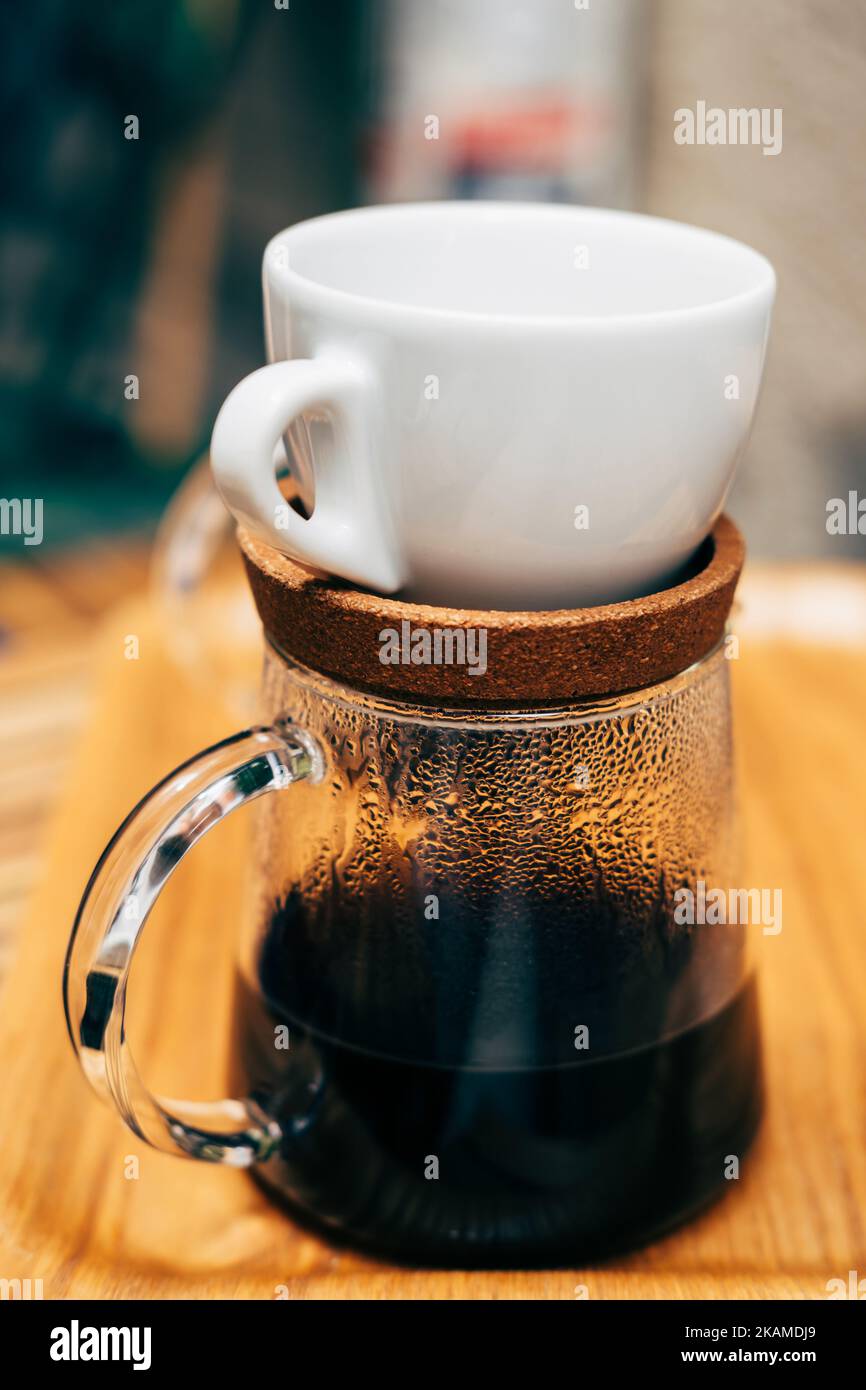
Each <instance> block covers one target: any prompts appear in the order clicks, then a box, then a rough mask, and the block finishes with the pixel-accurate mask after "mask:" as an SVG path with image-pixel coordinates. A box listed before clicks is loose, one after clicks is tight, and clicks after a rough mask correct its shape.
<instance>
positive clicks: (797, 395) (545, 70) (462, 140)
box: [0, 0, 866, 558]
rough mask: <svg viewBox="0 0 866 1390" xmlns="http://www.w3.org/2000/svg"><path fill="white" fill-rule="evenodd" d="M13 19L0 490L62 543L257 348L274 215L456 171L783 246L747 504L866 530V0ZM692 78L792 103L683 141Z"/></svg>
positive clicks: (485, 184) (93, 2)
mask: <svg viewBox="0 0 866 1390" xmlns="http://www.w3.org/2000/svg"><path fill="white" fill-rule="evenodd" d="M2 23H3V26H4V29H5V33H4V35H3V43H2V45H0V52H2V57H0V69H2V103H3V118H4V137H5V138H4V141H3V153H2V156H0V157H2V162H3V177H2V184H0V188H2V215H0V274H2V282H3V289H4V295H3V299H4V305H3V314H2V323H0V422H2V426H0V496H12V495H14V496H20V495H22V493H24V494H26V495H28V496H41V497H42V498H43V499H44V541H43V547H46V548H49V549H50V548H52V547H56V546H58V545H68V544H69V543H70V542H78V541H81V540H82V539H84V538H86V537H89V536H93V535H98V534H101V533H102V534H104V533H110V534H111V535H113V536H115V537H116V536H117V535H118V534H119V533H120V532H121V531H130V530H132V531H135V530H139V531H140V530H142V529H144V530H146V529H147V528H148V527H152V526H153V524H154V522H155V520H156V518H157V516H158V515H159V512H160V510H161V509H162V507H163V506H164V504H165V502H166V500H167V498H168V497H169V495H170V493H171V491H172V490H173V488H174V487H175V486H176V485H177V483H178V481H179V479H180V478H181V477H182V476H183V475H184V473H185V471H186V470H188V469H189V467H190V465H191V463H192V461H193V460H194V459H195V458H196V457H197V456H198V455H199V454H200V453H201V451H202V449H203V448H204V447H205V446H206V443H207V440H208V436H209V433H210V428H211V425H212V422H213V418H214V415H215V413H216V410H217V409H218V406H219V404H220V402H221V401H222V399H223V397H224V396H225V395H226V393H227V392H228V390H229V389H230V388H231V386H232V385H233V384H234V383H235V382H236V381H237V380H238V379H239V378H240V377H241V376H243V375H244V374H245V373H246V372H248V371H250V370H251V369H252V368H254V367H255V366H257V365H259V364H260V363H261V362H262V360H263V343H262V325H261V302H260V287H259V265H260V258H261V253H262V249H263V247H264V244H265V242H266V241H267V240H268V238H269V237H270V236H271V235H272V234H273V233H274V232H275V231H277V230H278V229H280V228H281V227H283V226H285V225H287V224H289V223H291V222H294V221H295V220H297V219H300V218H305V217H310V216H313V215H315V214H317V213H322V212H327V211H330V210H333V209H336V208H342V207H347V206H351V205H355V204H359V203H363V202H368V201H389V200H395V199H396V200H401V199H410V198H439V197H455V196H456V197H508V198H524V197H527V198H542V199H557V200H563V201H573V202H586V203H594V204H600V205H607V206H617V207H628V208H638V209H645V210H648V211H651V212H654V213H658V214H661V215H664V216H668V217H674V218H682V219H685V220H687V221H691V222H696V223H700V224H703V225H705V226H707V227H711V228H715V229H717V230H719V231H722V232H728V233H730V234H732V235H734V236H736V237H739V238H741V239H743V240H745V241H747V242H750V243H752V244H753V245H755V246H756V247H757V248H758V249H759V250H761V251H763V252H764V253H765V254H766V255H767V256H769V257H770V259H771V260H772V261H773V263H774V265H775V266H776V268H777V271H778V274H779V296H778V302H777V309H776V316H775V325H774V333H773V339H772V343H771V352H770V358H769V363H768V368H767V376H766V385H765V388H764V396H763V401H762V404H761V408H760V411H759V415H758V422H757V425H756V428H755V432H754V436H753V440H752V444H751V447H750V449H749V452H748V455H747V458H746V460H745V461H744V465H743V467H742V469H741V473H740V477H739V481H738V483H737V489H736V492H735V494H734V497H733V501H732V509H733V511H734V513H735V515H736V516H737V517H738V519H739V520H740V522H741V524H743V525H744V526H745V529H746V531H747V536H748V539H749V541H750V544H751V547H752V552H753V554H759V555H766V556H795V555H796V556H812V555H820V554H827V555H833V556H840V555H845V556H848V557H850V556H852V555H854V554H858V553H862V552H863V550H864V548H866V536H860V535H853V536H848V537H844V538H840V537H832V536H829V535H828V534H827V530H826V525H825V522H826V502H827V499H828V498H829V497H833V496H844V495H845V494H846V493H847V491H848V490H849V488H856V487H857V486H858V483H860V482H861V481H862V479H863V476H864V465H866V392H864V383H866V335H864V332H863V326H864V321H866V253H864V247H863V231H864V222H866V219H864V213H866V185H864V181H863V179H862V178H861V176H860V162H861V155H862V151H863V149H864V145H866V10H864V9H863V7H862V6H860V5H851V4H849V3H846V2H845V0H763V2H762V3H761V4H760V5H755V4H754V3H752V0H589V3H587V0H577V2H576V3H575V0H531V2H530V0H326V3H323V2H322V0H318V2H317V0H146V2H145V3H142V4H138V5H116V4H111V3H109V0H86V3H84V4H81V5H77V6H70V5H67V4H63V3H61V0H31V3H29V4H28V5H27V6H24V7H16V8H14V9H13V8H12V7H7V8H6V9H5V11H4V18H3V20H2ZM699 100H704V101H706V102H707V104H708V105H710V106H712V105H716V106H721V107H723V108H727V107H729V106H749V107H750V106H756V107H760V108H765V107H766V108H777V107H778V108H781V109H782V111H783V120H784V124H783V134H784V142H783V148H782V151H781V153H780V154H778V155H776V156H770V157H768V156H766V155H764V154H763V152H762V150H761V149H760V148H758V147H755V146H718V147H715V148H709V147H706V146H703V147H701V146H697V145H692V146H687V145H679V144H677V143H676V142H675V141H674V138H673V131H674V112H675V111H676V110H677V109H678V108H680V107H691V108H694V107H695V105H696V103H697V102H698V101H699ZM431 114H433V115H436V116H437V117H438V119H439V122H440V129H439V138H438V140H430V139H427V138H425V117H427V116H428V115H431ZM131 118H134V119H131ZM133 379H134V380H133ZM0 545H2V548H3V550H5V551H9V550H13V551H15V552H16V553H17V554H19V555H20V553H21V541H20V538H17V537H14V536H3V537H0ZM34 549H35V547H34ZM30 558H33V557H32V555H31V557H30Z"/></svg>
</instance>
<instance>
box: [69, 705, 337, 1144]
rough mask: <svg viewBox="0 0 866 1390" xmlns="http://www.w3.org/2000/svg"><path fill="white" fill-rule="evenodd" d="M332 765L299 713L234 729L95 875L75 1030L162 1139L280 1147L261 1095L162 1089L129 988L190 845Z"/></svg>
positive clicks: (105, 1092)
mask: <svg viewBox="0 0 866 1390" xmlns="http://www.w3.org/2000/svg"><path fill="white" fill-rule="evenodd" d="M323 771H324V763H323V759H322V754H321V752H320V750H319V748H318V745H317V744H316V743H315V741H314V740H313V739H312V738H311V737H310V736H309V735H308V734H306V733H304V732H303V730H300V729H297V728H295V727H294V726H293V725H289V724H286V725H280V726H275V727H273V728H255V729H248V730H246V731H245V732H244V733H240V734H234V735H232V737H231V738H228V739H225V740H223V742H221V743H217V744H214V746H213V747H212V748H208V749H206V750H205V751H204V752H203V753H197V754H196V756H195V757H194V758H191V759H190V761H189V762H186V763H183V764H182V765H181V766H180V767H179V768H176V769H175V771H174V772H172V773H170V774H169V776H168V777H166V778H165V780H164V781H162V782H160V783H159V784H158V786H156V787H154V788H153V789H152V790H151V791H149V792H148V793H147V795H146V796H145V797H144V798H143V800H142V801H140V802H139V804H138V805H137V806H136V807H135V809H134V810H133V811H131V812H130V814H129V815H128V816H127V818H126V820H125V821H124V822H123V824H122V825H121V826H120V828H119V829H118V830H117V831H116V833H115V835H114V837H113V838H112V839H111V840H110V841H109V844H108V845H107V847H106V849H105V850H104V852H103V854H102V857H101V859H100V860H99V862H98V864H97V865H96V868H95V869H94V870H93V873H92V874H91V876H90V882H89V883H88V885H87V888H86V889H85V891H84V896H83V898H82V900H81V906H80V907H79V909H78V914H77V916H76V919H75V926H74V927H73V929H72V937H71V939H70V942H69V949H68V951H67V955H66V966H65V969H64V974H63V999H64V1005H65V1008H66V1022H67V1026H68V1028H69V1036H70V1037H71V1039H72V1045H73V1047H74V1048H75V1051H76V1054H77V1056H78V1060H79V1062H80V1063H81V1067H82V1070H83V1072H84V1074H85V1076H86V1077H87V1079H88V1081H89V1082H90V1084H91V1086H92V1087H93V1088H94V1090H95V1091H96V1092H97V1094H98V1095H100V1096H102V1097H103V1099H107V1100H110V1101H112V1102H113V1103H114V1105H115V1106H116V1107H117V1109H118V1111H119V1112H120V1114H121V1116H122V1118H123V1119H124V1120H125V1121H126V1123H127V1124H128V1125H129V1128H130V1129H131V1130H133V1131H134V1133H136V1134H137V1135H139V1136H140V1138H142V1139H144V1140H146V1142H147V1143H148V1144H151V1145H152V1146H153V1147H154V1148H155V1149H161V1150H162V1151H163V1152H165V1153H174V1154H178V1153H179V1154H183V1155H185V1156H187V1157H190V1158H200V1159H204V1160H206V1161H207V1162H210V1163H225V1164H228V1165H230V1166H231V1167H234V1168H246V1167H249V1166H250V1164H252V1163H256V1162H258V1161H260V1160H262V1159H266V1158H268V1157H269V1156H270V1155H271V1154H272V1153H273V1152H274V1150H275V1149H277V1148H278V1147H279V1144H280V1141H281V1139H282V1131H281V1129H280V1126H279V1125H278V1124H277V1122H276V1121H275V1120H274V1119H273V1118H272V1117H271V1116H270V1115H268V1114H266V1113H265V1111H264V1110H263V1109H262V1107H261V1105H260V1104H258V1103H257V1102H256V1101H254V1100H252V1099H245V1100H220V1101H213V1102H205V1103H198V1102H192V1101H173V1100H160V1099H158V1098H157V1097H156V1096H153V1095H151V1094H150V1092H149V1091H148V1090H147V1088H146V1087H145V1085H144V1083H143V1082H142V1080H141V1077H140V1076H139V1074H138V1070H137V1068H136V1065H135V1062H134V1061H133V1058H132V1056H131V1054H130V1049H129V1044H128V1042H127V1039H126V1037H125V1034H124V1026H123V1025H124V1015H125V1012H126V988H127V983H128V979H129V971H130V967H131V965H132V957H133V953H134V951H135V947H136V945H137V944H138V940H139V938H140V936H141V933H142V931H143V929H144V924H145V922H146V921H147V918H148V915H149V913H150V910H151V908H152V907H153V905H154V903H155V902H156V899H157V898H158V896H159V894H160V892H161V890H162V888H163V885H164V884H165V883H166V882H167V880H168V879H169V878H170V877H171V874H172V873H173V871H174V869H175V868H176V867H177V865H178V864H179V863H180V861H181V859H182V858H183V856H184V855H185V854H186V852H187V850H189V849H191V848H192V846H193V845H194V844H196V843H197V842H198V841H199V840H200V839H201V837H202V836H203V835H204V834H205V833H206V832H207V831H208V830H211V829H212V828H213V827H214V826H215V825H217V824H218V823H219V821H221V820H222V819H223V817H224V816H227V815H228V814H229V812H230V811H234V810H236V809H237V807H238V806H244V805H246V804H247V803H248V802H250V801H253V800H255V798H256V797H259V796H263V795H264V794H265V793H266V792H275V791H281V790H282V789H283V788H284V787H288V786H291V785H292V783H294V782H299V781H301V780H304V779H307V780H309V781H313V782H316V781H319V780H320V778H321V777H322V774H323Z"/></svg>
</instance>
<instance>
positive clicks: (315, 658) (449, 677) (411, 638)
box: [238, 516, 745, 706]
mask: <svg viewBox="0 0 866 1390" xmlns="http://www.w3.org/2000/svg"><path fill="white" fill-rule="evenodd" d="M238 540H239V543H240V547H241V551H242V553H243V558H244V563H245V565H246V569H247V574H248V576H249V580H250V585H251V587H252V591H253V597H254V599H255V604H256V608H257V609H258V612H259V617H260V618H261V620H262V624H263V625H264V628H265V632H266V633H267V635H268V637H269V638H270V640H271V642H272V643H273V644H274V645H275V646H276V647H277V648H278V649H279V650H280V651H282V652H284V653H285V654H286V655H287V656H290V657H292V658H294V659H295V660H296V661H298V662H300V663H301V664H302V665H304V666H308V667H311V668H312V669H313V670H315V671H319V672H321V673H322V674H323V675H326V676H330V677H331V678H332V679H334V680H337V681H340V682H341V683H343V684H345V685H349V686H352V687H353V688H355V689H357V690H363V691H366V692H368V693H371V694H377V695H387V696H390V697H392V698H396V699H400V698H405V699H412V700H416V701H419V702H421V703H424V704H433V705H435V704H448V705H521V706H526V705H535V704H540V703H541V704H550V703H556V704H559V703H570V702H574V701H577V700H584V699H589V698H591V697H598V696H604V695H614V694H621V693H623V692H625V691H629V690H640V689H643V688H644V687H646V686H649V685H655V684H656V683H657V682H659V681H662V680H667V679H669V678H670V677H671V676H674V675H676V674H677V673H678V672H680V671H683V670H685V668H686V667H688V666H691V665H692V663H693V662H695V661H698V660H699V659H700V658H701V657H702V656H705V655H706V653H707V652H709V651H710V650H711V649H712V648H713V647H714V646H715V645H716V643H717V642H718V641H719V639H720V638H721V636H722V634H723V632H724V628H725V622H726V620H727V617H728V613H729V612H730V608H731V603H732V601H733V597H734V590H735V588H736V586H737V580H738V579H739V576H740V571H741V569H742V565H743V558H744V555H745V546H744V544H743V538H742V536H741V535H740V532H739V531H738V530H737V527H736V526H735V525H734V523H733V522H732V521H731V520H730V519H729V518H728V517H724V516H723V517H721V518H720V519H719V521H718V522H717V523H716V525H715V528H714V529H713V531H712V533H711V535H709V536H708V537H707V539H706V540H705V541H704V543H703V545H702V546H701V547H700V550H699V551H698V553H697V555H696V556H695V558H694V560H693V562H692V564H691V566H690V570H689V574H688V577H686V578H685V579H684V580H683V581H682V582H681V583H678V584H675V585H673V586H672V587H671V588H668V589H663V590H661V591H660V592H659V593H656V594H650V595H648V596H647V597H645V598H637V599H629V600H628V601H626V602H624V603H612V604H605V605H603V606H601V607H598V608H573V609H560V610H556V611H554V612H538V613H536V612H500V611H492V610H491V611H485V610H481V609H478V610H476V609H459V608H432V607H429V606H428V605H425V604H417V603H404V602H402V601H401V600H399V599H396V598H385V597H383V596H382V595H380V594H374V593H369V592H367V591H366V590H361V589H353V588H351V587H350V586H349V585H347V584H345V583H344V582H343V581H341V580H338V579H334V578H331V577H328V576H322V575H320V574H317V573H315V572H313V571H311V570H308V569H305V568H304V567H303V566H302V565H300V564H297V563H296V562H295V561H293V560H290V559H288V558H287V557H286V556H285V555H282V554H280V553H279V552H278V551H276V550H274V549H272V548H271V547H270V546H269V545H266V544H265V543H264V542H263V541H260V540H257V539H256V538H255V537H254V536H252V535H251V534H250V533H249V532H246V531H244V530H239V531H238Z"/></svg>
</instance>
